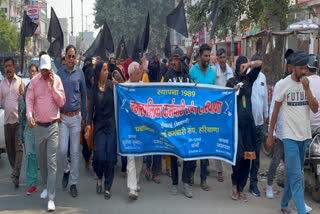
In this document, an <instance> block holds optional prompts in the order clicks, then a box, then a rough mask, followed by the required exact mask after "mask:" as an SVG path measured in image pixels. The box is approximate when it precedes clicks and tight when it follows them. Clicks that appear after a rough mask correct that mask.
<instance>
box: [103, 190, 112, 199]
mask: <svg viewBox="0 0 320 214" xmlns="http://www.w3.org/2000/svg"><path fill="white" fill-rule="evenodd" d="M110 198H111V193H110V191H108V190H106V191H104V199H106V200H109V199H110Z"/></svg>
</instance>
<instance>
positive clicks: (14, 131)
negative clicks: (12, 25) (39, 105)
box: [0, 57, 24, 188]
mask: <svg viewBox="0 0 320 214" xmlns="http://www.w3.org/2000/svg"><path fill="white" fill-rule="evenodd" d="M4 70H5V74H6V76H5V79H4V80H3V81H2V82H1V83H0V106H1V107H2V108H3V109H4V138H5V144H6V149H7V154H8V159H9V163H10V166H11V168H12V173H11V179H12V183H13V184H14V186H15V187H16V188H18V187H19V177H20V170H21V163H22V157H23V147H22V144H21V142H20V128H19V115H18V102H19V98H20V97H21V95H22V94H23V91H24V83H23V80H22V79H21V78H20V77H18V76H17V75H16V74H15V72H16V66H15V63H14V59H13V58H11V57H9V58H6V59H5V60H4Z"/></svg>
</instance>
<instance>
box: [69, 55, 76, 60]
mask: <svg viewBox="0 0 320 214" xmlns="http://www.w3.org/2000/svg"><path fill="white" fill-rule="evenodd" d="M68 58H69V59H74V58H76V55H68Z"/></svg>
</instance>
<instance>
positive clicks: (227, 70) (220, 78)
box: [212, 48, 233, 182]
mask: <svg viewBox="0 0 320 214" xmlns="http://www.w3.org/2000/svg"><path fill="white" fill-rule="evenodd" d="M226 54H227V52H226V50H225V49H223V48H219V49H218V50H217V59H218V63H217V64H215V65H213V66H212V67H213V70H214V71H215V72H216V85H219V86H226V84H227V81H228V80H229V79H230V78H231V77H233V71H232V69H231V67H230V66H229V65H228V63H227V55H226ZM215 162H216V170H217V173H218V177H217V180H218V181H219V182H222V181H223V180H224V179H223V166H222V161H220V160H216V161H215Z"/></svg>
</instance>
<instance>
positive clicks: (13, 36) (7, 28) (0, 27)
mask: <svg viewBox="0 0 320 214" xmlns="http://www.w3.org/2000/svg"><path fill="white" fill-rule="evenodd" d="M18 35H19V34H18V33H17V29H16V27H15V26H13V25H11V24H10V22H9V21H8V20H7V19H5V18H4V17H3V16H0V38H1V39H0V52H15V51H18V50H19V36H18Z"/></svg>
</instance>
